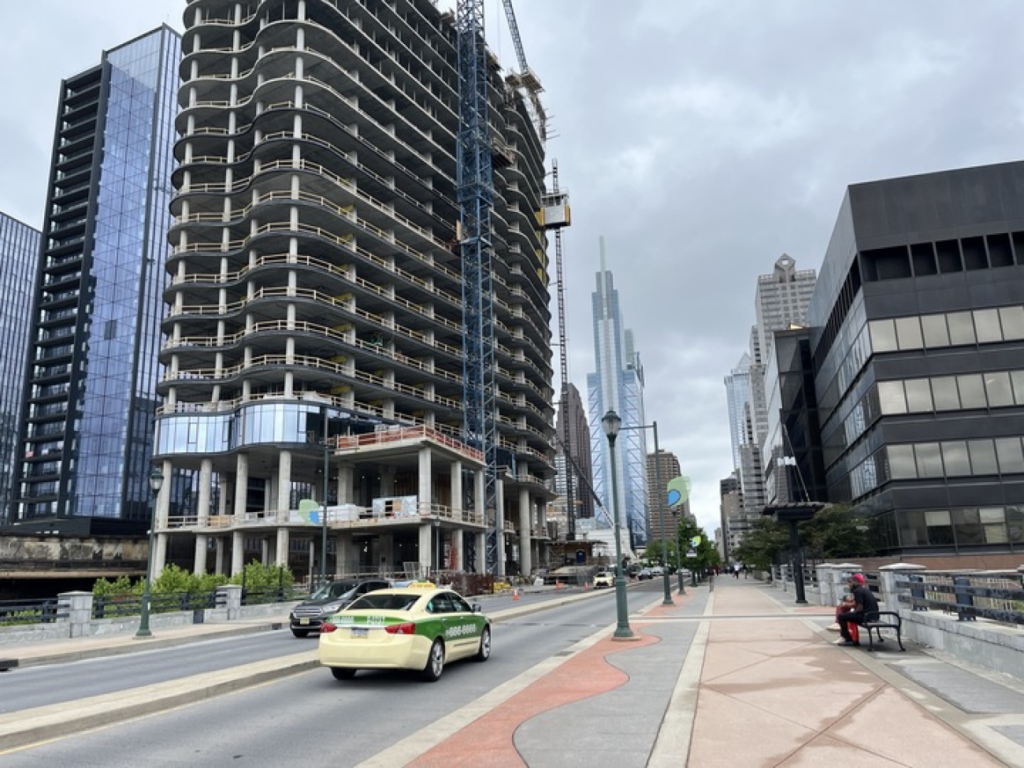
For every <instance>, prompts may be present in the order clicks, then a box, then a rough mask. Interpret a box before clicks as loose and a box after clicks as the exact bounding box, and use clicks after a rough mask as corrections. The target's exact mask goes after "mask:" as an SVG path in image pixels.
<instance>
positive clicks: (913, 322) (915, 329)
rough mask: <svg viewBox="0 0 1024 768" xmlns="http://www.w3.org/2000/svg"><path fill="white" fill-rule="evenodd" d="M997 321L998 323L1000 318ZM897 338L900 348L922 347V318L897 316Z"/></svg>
mask: <svg viewBox="0 0 1024 768" xmlns="http://www.w3.org/2000/svg"><path fill="white" fill-rule="evenodd" d="M996 322H997V324H998V320H997V321H996ZM896 339H897V342H898V344H899V348H900V349H921V348H922V347H923V346H924V341H923V339H922V338H921V321H920V319H919V318H917V317H916V316H915V317H899V318H897V319H896Z"/></svg>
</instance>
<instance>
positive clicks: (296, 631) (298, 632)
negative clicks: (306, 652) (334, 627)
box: [292, 629, 309, 637]
mask: <svg viewBox="0 0 1024 768" xmlns="http://www.w3.org/2000/svg"><path fill="white" fill-rule="evenodd" d="M292 634H293V635H295V636H296V637H305V636H306V635H308V634H309V630H308V629H293V630H292Z"/></svg>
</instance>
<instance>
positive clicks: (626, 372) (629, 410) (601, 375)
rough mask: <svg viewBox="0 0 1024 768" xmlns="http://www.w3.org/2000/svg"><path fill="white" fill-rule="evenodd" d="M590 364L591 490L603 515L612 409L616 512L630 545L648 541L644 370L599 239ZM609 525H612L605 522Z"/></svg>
mask: <svg viewBox="0 0 1024 768" xmlns="http://www.w3.org/2000/svg"><path fill="white" fill-rule="evenodd" d="M592 307H593V321H594V360H595V363H596V365H597V371H596V372H594V373H590V374H587V399H588V411H589V413H590V423H591V424H592V425H593V426H592V429H591V433H590V434H591V437H590V446H591V454H592V458H593V462H594V489H595V492H596V493H597V495H598V496H600V497H601V498H602V499H603V500H604V506H605V509H606V510H607V512H608V515H609V516H611V515H613V514H614V510H615V509H616V507H614V506H612V504H611V496H612V488H611V459H610V456H609V453H608V441H607V438H606V437H605V434H604V430H603V429H602V427H601V419H602V418H603V416H604V414H605V413H607V412H608V411H609V410H614V411H615V412H616V413H618V415H619V417H620V418H621V419H622V431H621V432H620V433H619V437H618V439H617V440H616V442H615V451H616V466H617V469H618V486H619V487H618V499H617V505H618V506H617V508H618V509H619V511H620V515H621V523H622V525H623V527H624V528H625V529H626V530H628V531H629V535H630V544H631V545H633V546H637V545H642V544H645V543H646V542H647V453H648V451H647V430H646V429H636V427H640V426H642V425H644V424H646V421H645V419H644V398H643V395H644V372H643V366H642V365H641V363H640V353H639V352H637V351H636V349H635V348H634V343H633V333H632V331H630V330H627V329H626V328H624V327H623V321H622V312H621V309H620V307H619V294H618V291H616V290H615V287H614V284H613V281H612V273H611V272H610V271H609V270H607V269H605V263H604V241H603V240H602V241H601V271H600V272H598V273H597V290H595V291H594V293H593V295H592ZM610 522H611V521H610Z"/></svg>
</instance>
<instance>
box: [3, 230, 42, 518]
mask: <svg viewBox="0 0 1024 768" xmlns="http://www.w3.org/2000/svg"><path fill="white" fill-rule="evenodd" d="M39 238H40V233H39V230H37V229H33V228H32V227H30V226H28V225H27V224H22V223H21V222H20V221H18V220H17V219H12V218H10V217H9V216H5V215H4V214H2V213H0V259H3V265H4V266H3V269H0V295H2V296H3V297H4V300H3V301H2V302H0V523H3V522H4V521H5V518H6V515H7V513H8V511H9V509H10V504H11V501H12V500H13V483H14V457H15V436H16V435H17V433H18V421H19V419H20V411H21V400H22V395H21V393H22V387H23V386H24V383H25V358H26V356H27V353H28V340H29V330H30V323H29V315H28V314H26V312H25V307H27V306H29V305H30V304H31V303H32V276H33V274H34V271H35V263H36V260H37V259H38V258H39Z"/></svg>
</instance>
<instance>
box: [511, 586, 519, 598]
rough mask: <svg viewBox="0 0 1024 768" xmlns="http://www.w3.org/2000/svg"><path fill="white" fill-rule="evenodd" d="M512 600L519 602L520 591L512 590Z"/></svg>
mask: <svg viewBox="0 0 1024 768" xmlns="http://www.w3.org/2000/svg"><path fill="white" fill-rule="evenodd" d="M512 599H513V600H518V599H519V590H518V589H513V590H512Z"/></svg>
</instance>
